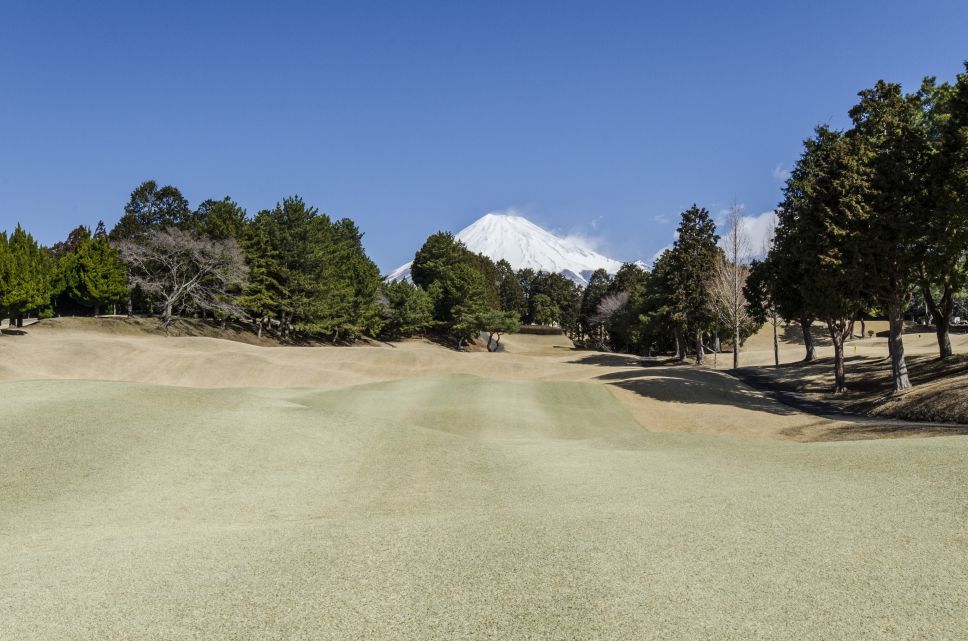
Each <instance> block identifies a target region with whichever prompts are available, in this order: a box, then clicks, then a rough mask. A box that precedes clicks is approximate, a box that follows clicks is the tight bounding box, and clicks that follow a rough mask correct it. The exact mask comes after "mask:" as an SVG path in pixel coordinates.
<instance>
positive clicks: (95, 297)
mask: <svg viewBox="0 0 968 641" xmlns="http://www.w3.org/2000/svg"><path fill="white" fill-rule="evenodd" d="M100 230H101V232H100V233H96V234H95V235H94V236H91V235H90V233H89V232H88V230H87V229H86V228H84V234H83V235H82V237H81V240H80V241H79V242H78V243H77V246H76V249H75V250H74V251H72V252H69V253H67V254H65V255H64V256H63V257H62V258H61V265H60V272H61V278H63V284H64V289H65V291H66V293H67V295H68V296H70V297H71V298H72V299H73V300H75V301H76V302H78V303H80V304H81V305H84V306H86V307H92V308H93V309H94V315H95V316H97V315H98V314H99V313H100V311H101V307H102V306H104V305H109V304H111V303H119V302H121V301H123V300H124V298H125V296H127V293H128V287H127V276H126V270H125V266H124V264H123V263H122V262H121V260H120V258H119V256H118V250H117V249H115V248H114V247H112V246H111V244H110V242H109V241H108V239H107V236H106V235H105V234H104V233H103V225H102V226H100Z"/></svg>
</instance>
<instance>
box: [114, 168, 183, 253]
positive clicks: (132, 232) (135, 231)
mask: <svg viewBox="0 0 968 641" xmlns="http://www.w3.org/2000/svg"><path fill="white" fill-rule="evenodd" d="M190 218H191V210H190V209H189V207H188V200H186V199H185V197H184V196H182V193H181V192H180V191H179V190H178V188H177V187H172V186H171V185H165V186H163V187H159V186H158V183H157V182H155V181H154V180H146V181H145V182H143V183H141V184H140V185H138V186H137V187H135V189H134V191H132V192H131V197H130V198H129V199H128V204H127V205H125V206H124V215H123V216H121V219H120V220H119V221H118V223H117V224H116V225H115V226H114V228H113V229H112V230H111V240H114V241H120V240H132V239H135V238H137V237H139V236H141V235H142V234H144V233H146V232H147V231H148V230H149V229H152V228H158V227H169V226H180V225H183V224H185V223H186V222H188V221H189V219H190Z"/></svg>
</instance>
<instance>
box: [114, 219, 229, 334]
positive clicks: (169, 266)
mask: <svg viewBox="0 0 968 641" xmlns="http://www.w3.org/2000/svg"><path fill="white" fill-rule="evenodd" d="M118 246H119V248H120V250H121V258H122V260H124V262H125V263H127V265H128V267H129V270H130V272H129V273H130V276H129V278H130V282H131V285H132V286H139V287H141V289H142V290H143V291H144V292H145V293H146V294H148V295H149V296H152V297H154V298H155V299H156V300H157V301H158V302H159V304H160V307H161V325H162V327H165V328H167V327H168V326H169V325H170V324H171V317H172V313H173V311H174V310H175V308H176V307H182V306H184V305H186V304H191V305H194V306H195V307H197V308H198V309H201V310H207V311H213V312H216V313H218V314H220V315H222V316H223V317H224V316H232V315H240V314H241V313H242V310H241V308H240V307H239V306H238V305H237V304H236V303H235V301H234V300H233V299H232V297H231V296H230V295H229V293H230V292H231V291H232V290H233V289H234V288H238V287H240V286H241V285H243V284H244V283H245V279H246V276H247V272H248V269H247V267H246V264H245V259H244V257H243V255H242V251H241V249H239V245H238V243H236V242H235V241H234V240H232V239H227V240H212V239H210V238H207V237H204V236H196V235H194V234H191V233H189V232H187V231H184V230H181V229H177V228H164V229H153V230H151V231H149V232H148V233H147V234H145V235H144V236H143V237H142V238H140V239H138V240H123V241H121V242H119V243H118Z"/></svg>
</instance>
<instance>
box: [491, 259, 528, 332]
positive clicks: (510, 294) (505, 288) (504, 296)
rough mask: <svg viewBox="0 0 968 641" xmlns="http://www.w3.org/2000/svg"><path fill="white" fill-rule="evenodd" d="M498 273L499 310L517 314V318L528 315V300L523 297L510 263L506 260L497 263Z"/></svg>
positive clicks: (519, 282) (518, 280) (519, 283)
mask: <svg viewBox="0 0 968 641" xmlns="http://www.w3.org/2000/svg"><path fill="white" fill-rule="evenodd" d="M497 271H498V279H499V282H498V298H499V299H500V304H501V309H502V310H504V311H506V312H517V313H518V317H519V318H523V317H525V316H527V314H528V300H527V298H525V296H524V290H523V289H522V288H521V281H520V279H519V278H518V275H517V274H515V273H514V269H512V267H511V263H509V262H508V261H506V260H499V261H498V262H497Z"/></svg>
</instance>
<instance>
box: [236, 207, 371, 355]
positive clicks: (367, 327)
mask: <svg viewBox="0 0 968 641" xmlns="http://www.w3.org/2000/svg"><path fill="white" fill-rule="evenodd" d="M247 236H248V237H247V239H246V241H245V245H244V249H245V252H246V256H247V258H248V263H249V268H250V281H249V284H248V285H247V287H246V289H245V291H244V293H243V296H242V299H241V302H242V305H243V306H245V307H246V308H247V309H248V310H250V312H251V313H252V315H253V317H254V318H256V319H258V322H259V324H260V327H261V326H262V325H263V324H266V323H269V322H270V321H274V323H272V324H274V325H276V326H278V327H279V332H280V334H281V335H283V336H285V337H288V336H290V335H291V333H292V332H293V331H295V332H299V333H303V334H313V335H324V336H330V337H332V338H334V339H341V338H353V337H357V336H360V335H362V334H366V333H376V331H378V329H379V324H380V310H379V306H378V304H377V293H378V290H379V286H380V275H379V270H378V269H377V267H376V265H375V264H374V263H373V261H371V260H370V259H369V258H368V257H367V256H366V253H365V252H364V250H363V245H362V234H361V233H360V232H359V230H358V229H357V228H356V226H355V225H354V224H353V222H352V221H350V220H348V219H343V220H338V221H336V222H333V221H331V220H330V219H329V217H328V216H325V215H321V214H319V212H318V210H317V209H316V208H314V207H308V206H307V205H306V204H305V203H304V202H303V201H302V199H301V198H298V197H292V198H286V199H285V200H283V202H282V203H281V204H277V205H276V207H275V208H274V209H271V210H264V211H261V212H259V213H258V215H256V217H255V219H254V220H253V222H252V226H251V230H250V232H249V233H248V235H247Z"/></svg>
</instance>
